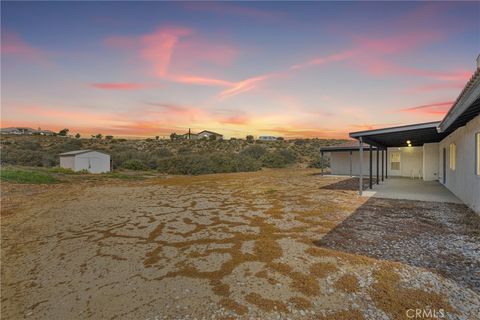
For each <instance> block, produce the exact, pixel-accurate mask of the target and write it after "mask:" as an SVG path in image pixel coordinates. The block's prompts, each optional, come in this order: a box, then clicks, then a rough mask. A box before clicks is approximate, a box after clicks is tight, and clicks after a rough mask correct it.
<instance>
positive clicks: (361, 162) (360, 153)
mask: <svg viewBox="0 0 480 320" xmlns="http://www.w3.org/2000/svg"><path fill="white" fill-rule="evenodd" d="M359 139H360V150H359V152H358V153H359V155H360V179H359V180H360V183H359V185H358V194H359V195H362V191H363V190H362V189H363V138H362V137H360V138H359Z"/></svg>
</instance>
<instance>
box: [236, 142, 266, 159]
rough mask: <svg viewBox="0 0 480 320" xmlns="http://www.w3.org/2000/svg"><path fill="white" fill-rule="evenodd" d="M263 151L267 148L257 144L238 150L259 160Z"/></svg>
mask: <svg viewBox="0 0 480 320" xmlns="http://www.w3.org/2000/svg"><path fill="white" fill-rule="evenodd" d="M265 153H267V149H266V148H265V147H262V146H259V145H251V146H248V147H246V148H245V149H243V150H242V151H241V152H240V154H241V155H243V156H246V157H251V158H253V159H256V160H259V159H260V158H261V157H262V156H263V155H264V154H265Z"/></svg>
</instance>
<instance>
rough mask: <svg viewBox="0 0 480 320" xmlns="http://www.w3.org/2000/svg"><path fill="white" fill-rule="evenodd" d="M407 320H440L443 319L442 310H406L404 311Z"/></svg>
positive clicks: (443, 312) (443, 311)
mask: <svg viewBox="0 0 480 320" xmlns="http://www.w3.org/2000/svg"><path fill="white" fill-rule="evenodd" d="M405 314H406V316H407V318H409V319H442V318H445V310H443V309H438V310H437V309H408V310H407V311H405Z"/></svg>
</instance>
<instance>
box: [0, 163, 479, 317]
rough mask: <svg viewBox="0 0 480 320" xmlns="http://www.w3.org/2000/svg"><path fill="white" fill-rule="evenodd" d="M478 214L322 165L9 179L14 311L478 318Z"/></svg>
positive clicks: (5, 222) (5, 203) (8, 250)
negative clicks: (382, 189)
mask: <svg viewBox="0 0 480 320" xmlns="http://www.w3.org/2000/svg"><path fill="white" fill-rule="evenodd" d="M372 201H373V202H372ZM478 223H479V217H478V216H476V215H475V214H473V213H472V212H471V211H470V210H469V209H467V208H466V207H465V206H463V205H455V204H436V203H426V202H413V201H405V200H382V199H380V200H378V199H377V200H373V199H368V198H363V197H358V196H357V195H356V191H355V181H352V180H350V179H346V178H338V177H322V176H320V175H318V171H316V170H298V169H297V170H271V171H262V172H256V173H235V174H218V175H207V176H198V177H168V178H167V177H163V178H152V179H148V180H145V181H136V182H132V181H130V182H126V181H120V180H118V181H105V182H102V181H94V182H92V181H88V180H86V181H84V182H80V183H75V184H73V183H62V184H58V185H49V186H33V185H16V184H6V183H4V184H3V185H2V226H1V231H2V235H1V236H2V248H1V249H2V250H1V253H2V255H1V258H2V270H1V275H2V278H1V285H2V292H1V293H2V297H1V299H2V300H1V311H2V318H3V319H24V318H26V319H409V318H408V317H407V314H406V310H408V309H420V310H423V311H422V312H426V313H423V315H424V317H423V318H428V317H425V315H430V318H433V316H434V315H436V316H437V318H441V316H442V315H444V317H445V318H447V319H476V317H477V316H478V314H480V307H479V306H480V294H479V293H480V290H479V287H478V286H479V283H478V279H480V277H479V274H478V272H479V269H480V268H479V261H480V250H479V244H480V235H479V233H478V225H479V224H478ZM427 245H428V246H429V247H427ZM465 270H468V272H465ZM411 314H412V313H410V315H411Z"/></svg>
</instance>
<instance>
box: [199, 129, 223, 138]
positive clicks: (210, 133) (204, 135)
mask: <svg viewBox="0 0 480 320" xmlns="http://www.w3.org/2000/svg"><path fill="white" fill-rule="evenodd" d="M212 136H215V139H216V140H221V139H223V135H221V134H220V133H216V132H213V131H207V130H203V131H202V132H199V133H198V137H197V139H204V138H206V139H211V138H210V137H212Z"/></svg>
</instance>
